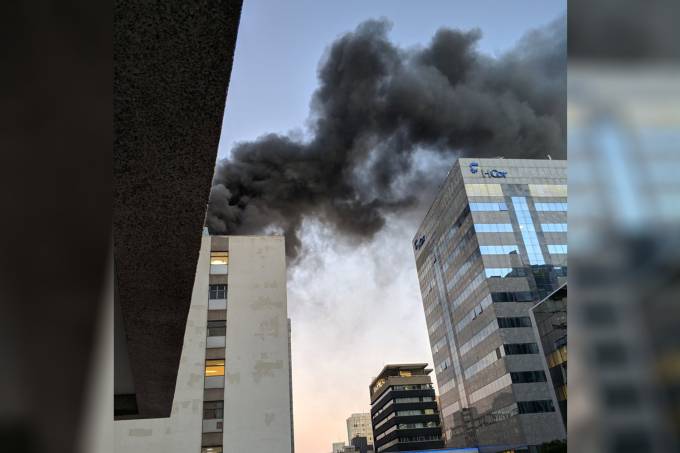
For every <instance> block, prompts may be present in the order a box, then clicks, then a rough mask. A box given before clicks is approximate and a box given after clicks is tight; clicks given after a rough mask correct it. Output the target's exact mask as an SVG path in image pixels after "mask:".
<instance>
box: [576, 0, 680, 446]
mask: <svg viewBox="0 0 680 453" xmlns="http://www.w3.org/2000/svg"><path fill="white" fill-rule="evenodd" d="M664 3H666V4H665V5H663V4H664ZM678 3H680V2H678ZM572 6H574V8H573V9H572ZM612 8H616V9H617V13H616V14H608V12H612V11H613V9H612ZM678 10H679V8H678V6H677V5H675V4H672V3H671V2H629V1H623V2H616V5H613V3H612V2H606V1H605V2H601V3H600V2H594V3H588V5H587V8H586V7H585V5H584V2H580V1H577V2H574V3H572V2H570V3H569V22H570V26H569V34H570V37H569V39H570V50H569V52H570V59H569V81H568V153H569V192H570V193H569V201H570V206H569V216H570V218H569V230H570V232H569V235H570V236H569V242H570V244H569V261H570V262H569V267H570V274H571V277H570V285H569V286H570V288H569V290H570V301H569V302H570V305H569V309H570V312H569V343H570V344H569V353H570V357H569V364H570V372H569V374H570V375H569V394H570V395H569V396H570V402H569V415H568V420H569V425H568V426H569V451H574V452H583V453H591V452H593V453H595V452H597V453H600V452H602V453H609V452H618V453H622V452H640V453H642V452H677V451H680V444H679V443H678V433H679V432H680V385H679V384H680V329H679V327H680V322H679V321H680V152H679V151H680V64H678V62H679V59H678V53H679V52H678V50H679V45H678V43H680V36H679V35H680V32H678V29H677V26H671V25H672V24H673V23H675V24H677V23H678V22H677V14H676V13H677V12H678ZM594 18H595V19H594ZM598 18H599V21H597V20H596V19H598ZM594 21H595V22H594ZM584 37H587V38H588V39H585V38H584ZM589 40H590V41H589ZM572 44H574V45H573V46H572ZM589 46H591V47H589Z"/></svg>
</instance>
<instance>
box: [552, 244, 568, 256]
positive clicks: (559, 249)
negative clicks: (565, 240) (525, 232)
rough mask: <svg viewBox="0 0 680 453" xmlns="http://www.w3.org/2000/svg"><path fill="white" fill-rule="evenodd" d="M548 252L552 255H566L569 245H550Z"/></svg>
mask: <svg viewBox="0 0 680 453" xmlns="http://www.w3.org/2000/svg"><path fill="white" fill-rule="evenodd" d="M548 252H550V254H551V255H566V254H567V244H550V245H548Z"/></svg>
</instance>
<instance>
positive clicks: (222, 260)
mask: <svg viewBox="0 0 680 453" xmlns="http://www.w3.org/2000/svg"><path fill="white" fill-rule="evenodd" d="M210 264H211V265H216V264H229V252H210Z"/></svg>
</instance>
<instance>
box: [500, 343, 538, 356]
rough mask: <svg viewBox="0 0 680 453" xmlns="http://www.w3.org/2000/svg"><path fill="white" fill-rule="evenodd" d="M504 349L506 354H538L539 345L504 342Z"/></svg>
mask: <svg viewBox="0 0 680 453" xmlns="http://www.w3.org/2000/svg"><path fill="white" fill-rule="evenodd" d="M503 349H504V350H505V354H506V355H520V354H538V345H537V344H536V343H511V344H504V345H503Z"/></svg>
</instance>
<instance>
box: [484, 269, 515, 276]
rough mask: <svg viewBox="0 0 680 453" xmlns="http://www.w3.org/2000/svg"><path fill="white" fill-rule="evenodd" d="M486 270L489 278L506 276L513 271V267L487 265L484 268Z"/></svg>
mask: <svg viewBox="0 0 680 453" xmlns="http://www.w3.org/2000/svg"><path fill="white" fill-rule="evenodd" d="M484 272H485V273H486V277H487V278H491V277H501V278H503V277H505V276H507V275H508V274H509V273H510V272H512V268H511V267H487V268H486V269H484Z"/></svg>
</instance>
